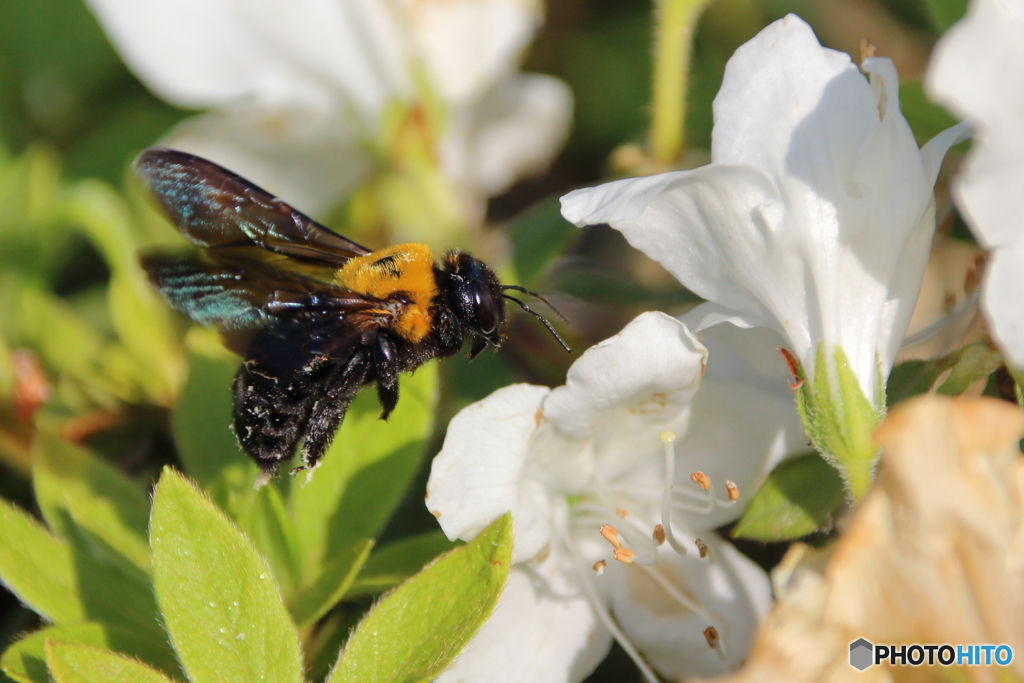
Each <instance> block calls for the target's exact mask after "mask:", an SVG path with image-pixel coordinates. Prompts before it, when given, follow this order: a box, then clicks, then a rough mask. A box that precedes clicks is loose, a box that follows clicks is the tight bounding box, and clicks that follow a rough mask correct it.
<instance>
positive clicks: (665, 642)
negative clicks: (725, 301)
mask: <svg viewBox="0 0 1024 683" xmlns="http://www.w3.org/2000/svg"><path fill="white" fill-rule="evenodd" d="M774 336H775V335H774V333H772V332H770V331H767V330H761V331H756V330H738V329H736V328H734V327H732V326H721V327H719V328H715V330H713V331H709V334H708V336H707V342H708V344H709V346H710V347H711V349H712V350H711V353H710V355H709V354H708V351H707V350H706V348H705V347H704V346H703V344H701V343H700V342H698V341H697V340H696V339H695V338H694V337H693V336H692V335H691V334H690V333H689V331H688V330H687V329H686V327H685V325H683V324H682V323H680V322H679V321H677V320H675V319H673V318H670V317H669V316H666V315H664V314H661V313H645V314H643V315H641V316H640V317H638V318H637V319H636V320H634V321H633V322H632V323H630V324H629V325H627V326H626V328H625V329H624V330H623V331H622V332H621V333H620V334H618V335H616V336H615V337H612V338H611V339H608V340H607V341H605V342H602V343H601V344H598V345H597V346H595V347H593V348H591V349H589V350H588V351H587V352H586V353H584V354H583V356H582V357H581V358H580V359H579V360H578V361H576V363H575V364H573V366H572V367H571V368H570V370H569V374H568V378H567V380H566V384H565V386H562V387H558V388H557V389H554V390H550V389H548V388H546V387H537V386H530V385H523V384H520V385H513V386H510V387H506V388H504V389H501V390H499V391H497V392H495V393H494V394H492V395H491V396H490V397H488V398H486V399H484V400H483V401H480V402H479V403H476V404H473V405H471V406H469V407H467V408H466V409H465V410H463V411H462V412H460V413H459V414H458V415H457V416H456V417H455V418H454V419H453V420H452V422H451V424H450V426H449V428H448V434H447V437H446V439H445V443H444V447H443V448H442V450H441V453H440V454H438V456H437V457H436V458H435V459H434V463H433V466H432V470H431V474H430V480H429V482H428V485H427V501H426V502H427V506H428V508H429V509H430V510H431V512H433V514H434V515H435V516H437V518H438V521H439V523H440V524H441V527H442V529H444V531H445V533H446V534H447V536H448V537H449V538H452V539H455V538H461V539H464V540H468V539H471V538H473V537H474V536H475V535H476V534H477V533H479V531H480V530H481V529H483V528H484V527H485V526H486V525H487V524H488V523H489V522H490V521H492V520H493V519H494V518H496V517H497V516H499V515H500V514H502V513H504V512H505V511H506V510H512V514H513V520H514V524H515V539H514V553H513V560H514V562H515V566H514V567H513V571H512V577H511V579H510V583H509V587H508V589H507V590H506V592H505V594H504V595H503V596H502V600H501V602H500V603H499V606H498V608H497V610H496V612H495V615H494V617H493V618H492V619H491V620H490V621H489V622H488V623H487V624H486V625H485V626H484V627H483V629H481V631H480V632H479V633H478V634H477V636H476V637H475V638H474V640H473V641H472V642H471V643H470V645H469V647H468V648H467V649H466V651H465V652H464V653H463V654H462V655H460V657H459V658H458V659H457V660H456V662H455V663H454V664H453V666H452V667H450V668H449V669H448V671H446V672H445V674H443V675H442V677H441V678H440V679H439V680H441V681H447V682H453V681H477V680H488V681H524V680H529V681H537V682H539V683H544V682H547V681H551V682H554V681H580V680H582V679H583V678H585V677H586V675H587V674H589V672H590V671H591V670H592V669H593V668H594V667H595V666H596V665H597V663H598V662H600V660H601V659H602V658H603V657H604V655H605V653H606V652H607V650H608V647H609V645H610V642H611V637H610V635H614V637H615V638H617V639H618V640H619V641H620V642H621V643H622V645H623V647H624V648H626V650H627V652H629V653H630V654H631V655H632V656H633V657H634V659H635V660H636V661H638V663H639V664H640V665H641V666H642V667H644V668H645V670H646V672H647V673H648V675H649V676H650V675H652V674H651V673H650V671H649V669H646V667H647V664H645V663H643V662H644V660H646V662H649V663H650V665H652V666H653V667H654V668H655V669H657V670H658V671H659V672H661V673H662V674H664V675H666V676H672V677H680V676H683V675H710V674H713V673H715V672H722V671H725V670H727V669H728V668H729V667H732V666H735V665H736V664H738V662H740V661H741V660H742V659H743V656H744V654H745V651H746V648H747V645H748V643H749V639H750V637H751V634H752V633H753V631H754V629H755V628H756V625H757V620H758V617H759V615H760V614H762V613H763V611H764V609H765V608H766V606H767V604H768V601H769V595H770V592H769V589H768V584H767V581H766V578H765V576H764V573H763V572H762V571H761V570H760V569H759V568H757V567H756V566H755V565H754V564H753V563H751V562H750V561H749V560H747V559H746V558H744V557H743V556H742V555H740V554H739V553H738V552H737V551H736V550H735V549H734V548H733V547H732V546H731V545H729V544H727V543H724V542H722V541H721V540H719V539H718V538H717V537H716V536H715V534H714V531H713V529H714V528H716V527H718V526H720V525H722V524H724V523H727V522H728V521H730V520H732V519H735V518H736V517H737V516H738V515H739V513H740V512H741V511H742V506H741V505H737V504H733V503H732V502H730V501H729V500H728V493H727V488H726V481H727V480H732V481H733V482H735V483H736V485H737V486H738V489H739V491H745V492H748V493H751V492H753V491H754V490H756V488H757V486H758V485H759V483H760V481H761V480H762V478H763V477H764V476H765V474H766V473H767V472H768V471H769V470H770V469H771V468H772V467H773V466H774V465H775V464H776V463H777V462H778V461H779V460H780V459H781V458H782V457H783V456H785V455H786V454H787V453H790V452H794V451H796V450H798V449H800V448H801V447H803V446H804V443H805V438H806V437H804V435H803V432H802V430H801V429H800V426H799V421H798V419H797V417H796V414H795V411H794V410H793V404H792V396H791V394H790V393H789V390H788V388H787V386H786V379H785V375H784V373H785V370H784V368H782V367H781V363H778V362H777V363H775V366H776V367H778V369H779V370H780V374H779V375H777V376H776V377H774V378H765V377H760V376H758V375H757V374H756V373H755V372H753V371H752V370H751V367H750V359H749V354H750V353H765V352H766V353H773V352H774V351H773V349H772V346H771V340H767V341H766V337H774ZM755 343H757V344H760V346H757V347H754V346H752V345H753V344H755ZM776 360H777V358H776ZM706 362H707V363H708V364H707V367H706V370H705V363H706ZM702 378H703V381H702ZM698 390H699V391H698ZM667 432H674V433H675V434H677V435H678V438H677V440H676V441H675V442H674V443H669V444H667V445H666V444H665V443H663V442H662V441H661V440H660V437H659V435H661V434H663V433H667ZM666 438H667V434H666ZM697 471H703V472H704V473H705V474H706V475H707V476H708V477H709V479H710V482H711V484H712V487H711V489H710V490H709V491H705V490H703V489H702V488H701V487H700V486H698V484H696V483H694V482H692V481H689V480H688V477H689V475H690V474H691V473H694V472H697ZM673 472H674V473H675V474H673ZM667 483H672V484H673V487H669V486H667V485H666V484H667ZM667 510H671V514H667ZM604 525H609V528H606V529H605V530H604V535H605V537H604V538H602V534H601V533H600V530H601V529H602V527H603V526H604ZM657 525H660V528H661V529H663V530H664V533H665V536H666V537H667V540H668V543H667V544H666V545H665V546H662V547H661V548H659V546H658V543H657V542H656V541H655V540H654V535H655V534H656V533H657V532H656V526H657ZM697 538H701V539H702V541H703V542H704V543H705V544H706V545H707V546H709V547H710V550H711V552H712V554H713V555H714V556H715V557H716V558H717V560H716V561H714V562H713V563H712V562H709V560H708V559H701V557H700V556H699V554H698V553H697V546H696V545H695V542H696V540H697ZM606 539H611V540H614V541H615V543H618V544H620V545H621V548H619V549H618V550H616V549H615V548H613V546H612V545H611V544H610V542H609V540H606ZM672 548H679V550H680V551H681V552H682V553H685V556H682V555H681V554H680V553H679V552H678V551H676V550H673V549H672ZM615 559H619V560H620V561H618V562H616V561H615ZM597 562H603V563H604V565H605V566H604V567H603V569H602V573H601V574H600V575H597V574H595V570H594V567H595V563H597ZM709 626H713V627H714V628H715V629H717V631H718V634H719V636H720V651H719V652H716V651H715V650H713V649H712V648H710V647H709V646H708V642H707V640H706V637H705V634H704V631H705V629H707V628H708V627H709ZM641 655H642V657H641ZM484 672H486V674H485V673H484Z"/></svg>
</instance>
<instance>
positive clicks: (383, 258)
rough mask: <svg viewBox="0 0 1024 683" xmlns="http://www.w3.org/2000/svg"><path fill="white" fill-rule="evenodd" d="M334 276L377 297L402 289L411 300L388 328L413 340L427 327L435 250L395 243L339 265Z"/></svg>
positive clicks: (354, 289)
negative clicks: (433, 251)
mask: <svg viewBox="0 0 1024 683" xmlns="http://www.w3.org/2000/svg"><path fill="white" fill-rule="evenodd" d="M337 278H338V283H339V284H340V285H341V286H342V287H344V288H345V289H347V290H349V291H352V292H357V293H359V294H366V295H368V296H372V297H376V298H378V299H387V298H390V297H391V296H393V295H395V294H397V293H399V292H403V293H405V294H406V295H407V296H408V298H409V301H410V302H411V303H409V304H408V305H407V306H405V307H404V309H403V310H402V313H401V314H400V315H399V318H398V320H397V321H396V323H395V325H393V326H392V328H391V329H393V330H394V331H395V332H396V333H398V334H399V335H401V336H402V337H403V338H405V339H406V340H408V341H410V342H413V343H416V342H418V341H420V340H421V339H423V337H425V336H426V335H427V333H428V332H429V331H430V325H431V322H432V320H431V317H430V301H431V299H433V298H434V296H435V295H436V294H437V282H436V281H435V279H434V254H433V253H432V252H431V251H430V247H428V246H427V245H425V244H395V245H393V246H390V247H387V248H385V249H380V250H378V251H375V252H372V253H370V254H367V255H366V256H359V257H357V258H354V259H352V260H351V261H349V262H347V263H346V264H345V265H344V266H342V268H341V269H340V270H339V271H338V275H337Z"/></svg>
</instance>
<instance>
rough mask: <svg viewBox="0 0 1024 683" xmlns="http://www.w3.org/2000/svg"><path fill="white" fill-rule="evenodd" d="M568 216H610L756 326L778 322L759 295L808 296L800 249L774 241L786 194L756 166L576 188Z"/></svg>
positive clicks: (606, 219)
mask: <svg viewBox="0 0 1024 683" xmlns="http://www.w3.org/2000/svg"><path fill="white" fill-rule="evenodd" d="M562 215H563V216H565V218H566V219H567V220H569V221H570V222H572V223H574V224H576V225H578V226H584V225H594V224H598V223H608V224H609V225H611V226H612V227H613V228H615V229H616V230H619V231H620V232H621V233H622V234H623V235H625V237H626V239H627V240H628V241H629V243H630V244H632V245H633V246H634V247H636V248H637V249H640V250H641V251H643V252H644V253H645V254H647V255H648V256H650V257H651V258H653V259H654V260H655V261H657V262H658V263H660V264H661V265H663V266H665V268H666V269H668V271H669V272H670V273H672V274H673V275H675V276H676V278H678V279H679V281H680V282H682V283H683V284H684V285H685V286H686V287H688V288H689V289H691V290H693V291H694V292H696V293H697V294H698V295H700V296H701V297H703V298H705V299H708V300H710V301H714V302H716V303H718V304H720V305H721V306H723V307H726V308H728V309H729V310H731V311H733V312H734V315H735V316H736V317H737V318H739V319H740V320H742V321H743V322H744V323H745V324H746V325H748V326H777V325H778V323H776V322H775V318H776V316H775V315H773V314H772V313H773V312H772V311H770V310H769V309H768V308H766V307H765V305H764V304H763V303H762V302H761V301H759V300H758V299H759V298H761V299H767V298H771V299H779V300H782V301H787V300H797V303H801V302H799V301H798V300H799V299H800V298H801V296H802V293H803V292H804V291H805V280H804V278H803V274H802V272H801V271H802V268H801V266H800V264H799V263H798V262H796V260H797V255H795V254H792V255H791V254H787V253H785V250H784V249H783V248H781V247H779V246H776V245H775V244H773V242H774V241H775V240H776V239H779V237H778V236H777V234H776V233H777V232H778V231H779V230H780V225H779V221H780V220H781V219H782V217H783V207H782V204H781V198H780V197H779V194H778V191H777V189H776V188H775V185H774V184H773V183H772V182H771V180H770V179H769V178H768V177H767V176H765V175H764V174H763V173H761V172H759V171H757V170H755V169H753V168H750V167H745V166H728V165H724V164H712V165H710V166H704V167H702V168H699V169H697V170H694V171H677V172H673V173H663V174H661V175H656V176H649V177H646V178H632V179H628V180H617V181H614V182H611V183H605V184H604V185H599V186H597V187H593V188H588V189H583V190H575V191H574V192H570V193H569V194H567V195H565V196H564V197H562ZM780 260H781V261H782V262H780ZM790 262H793V263H792V264H791V265H790ZM776 271H781V272H776ZM768 289H771V290H772V291H771V292H770V293H766V292H764V291H762V290H768ZM782 313H783V315H782V316H781V318H782V319H784V320H788V321H792V322H793V323H794V324H799V321H800V320H801V318H806V315H801V314H800V312H799V311H794V312H792V313H796V315H791V314H790V313H791V312H790V311H785V312H782ZM804 336H805V337H808V334H807V333H805V334H804ZM808 338H809V337H808ZM808 343H809V342H808ZM805 346H806V343H805Z"/></svg>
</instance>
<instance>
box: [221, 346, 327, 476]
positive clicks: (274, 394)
mask: <svg viewBox="0 0 1024 683" xmlns="http://www.w3.org/2000/svg"><path fill="white" fill-rule="evenodd" d="M233 389H234V395H235V409H234V419H233V420H232V423H231V429H232V431H234V433H235V437H236V438H237V439H238V443H239V445H241V447H242V448H243V449H244V450H245V452H246V453H248V454H249V455H250V456H251V457H252V459H253V460H255V461H256V464H257V465H259V466H260V469H262V470H263V471H264V472H265V473H267V474H269V475H271V476H273V475H275V474H277V469H278V467H279V466H280V464H281V462H283V461H285V460H287V459H289V458H290V457H292V454H293V453H294V452H295V445H296V444H297V443H298V441H299V438H300V437H301V436H302V431H303V429H304V428H305V426H306V420H307V418H308V416H309V410H310V403H311V402H312V401H311V397H310V396H309V394H308V393H307V392H306V391H305V389H304V387H302V386H300V383H298V382H296V380H295V377H294V376H288V375H282V376H276V375H275V373H274V372H273V369H272V368H268V367H265V366H263V365H261V364H260V363H259V362H257V361H251V360H250V361H246V362H245V363H243V364H242V366H241V367H240V368H239V369H238V374H237V375H235V382H234V387H233Z"/></svg>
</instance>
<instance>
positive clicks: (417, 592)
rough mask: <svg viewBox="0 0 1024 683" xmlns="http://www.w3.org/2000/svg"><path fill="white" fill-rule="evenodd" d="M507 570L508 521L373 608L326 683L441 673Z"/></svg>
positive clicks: (486, 610) (395, 682)
mask: <svg viewBox="0 0 1024 683" xmlns="http://www.w3.org/2000/svg"><path fill="white" fill-rule="evenodd" d="M511 564H512V514H511V513H506V514H504V515H503V516H502V517H500V518H499V519H497V520H495V521H494V522H493V523H492V524H491V525H490V526H488V527H487V528H486V529H484V531H483V532H482V533H480V535H479V536H477V537H476V538H475V539H473V540H472V541H470V542H469V543H467V544H466V545H465V546H462V547H460V548H456V549H455V550H453V551H451V552H450V553H449V554H447V555H445V556H444V557H442V558H440V559H439V560H437V562H435V563H433V564H431V565H430V566H428V567H426V568H425V569H424V570H423V571H421V572H420V573H419V574H417V575H416V576H414V577H413V578H411V579H410V580H409V581H407V582H406V583H404V584H402V585H401V586H399V587H398V588H396V589H395V590H394V592H392V593H391V594H389V595H388V596H387V597H386V598H384V599H383V600H382V601H381V602H379V603H378V604H377V605H376V606H375V607H374V608H373V609H372V610H371V611H370V613H369V614H368V615H367V616H366V618H365V619H364V620H363V621H362V622H361V623H360V624H359V628H358V629H357V630H356V631H355V633H353V634H352V637H351V638H349V641H348V644H347V645H346V646H345V650H344V652H343V653H342V655H341V657H340V659H339V660H338V664H337V666H336V667H335V668H334V671H332V672H331V675H330V676H329V677H328V679H327V683H348V682H351V683H374V682H375V681H381V682H382V683H383V682H387V683H404V682H409V683H412V682H413V681H423V680H428V679H430V678H432V677H434V676H436V675H437V674H439V673H440V672H441V671H443V670H444V669H445V667H446V666H448V664H449V663H450V662H451V661H452V660H453V659H454V658H455V657H456V655H458V654H459V652H461V651H462V649H463V648H464V647H465V646H466V643H468V642H469V639H470V638H472V636H473V634H474V633H476V631H477V629H479V628H480V626H482V625H483V623H484V622H485V621H486V620H487V619H488V617H490V615H491V612H492V611H493V610H494V606H495V605H496V604H497V602H498V598H499V597H500V595H501V591H502V590H503V589H504V587H505V582H506V580H507V579H508V572H509V569H510V567H511Z"/></svg>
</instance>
